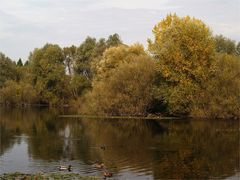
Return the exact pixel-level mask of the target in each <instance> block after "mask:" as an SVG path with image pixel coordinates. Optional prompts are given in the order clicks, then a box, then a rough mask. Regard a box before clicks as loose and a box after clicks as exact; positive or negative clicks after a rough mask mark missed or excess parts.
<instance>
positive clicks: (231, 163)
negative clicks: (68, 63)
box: [0, 109, 240, 180]
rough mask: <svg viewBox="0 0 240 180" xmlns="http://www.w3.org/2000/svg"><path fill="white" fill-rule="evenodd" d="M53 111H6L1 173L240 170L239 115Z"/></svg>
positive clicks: (189, 174) (222, 174)
mask: <svg viewBox="0 0 240 180" xmlns="http://www.w3.org/2000/svg"><path fill="white" fill-rule="evenodd" d="M60 114H71V112H69V111H67V110H55V109H52V110H50V109H25V110H19V109H0V135H1V136H0V138H1V139H0V140H1V141H0V174H2V173H8V172H16V171H17V172H24V173H35V172H46V173H50V172H57V171H58V168H57V167H58V166H59V165H69V164H71V165H72V167H73V169H72V172H73V173H79V174H81V175H86V176H99V177H102V173H103V170H101V169H98V168H96V167H94V164H95V163H96V162H103V163H104V165H105V166H106V169H107V170H108V171H110V172H112V173H113V177H112V178H113V179H140V180H141V179H196V178H199V179H208V178H221V179H222V178H229V179H234V178H237V177H238V176H239V174H240V173H239V172H240V168H239V153H240V147H239V121H236V120H218V121H216V120H197V119H192V120H187V119H179V120H176V119H175V120H170V119H169V120H143V119H97V118H95V119H91V118H59V115H60Z"/></svg>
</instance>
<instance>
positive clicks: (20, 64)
mask: <svg viewBox="0 0 240 180" xmlns="http://www.w3.org/2000/svg"><path fill="white" fill-rule="evenodd" d="M17 65H18V66H23V63H22V59H21V58H19V59H18V62H17Z"/></svg>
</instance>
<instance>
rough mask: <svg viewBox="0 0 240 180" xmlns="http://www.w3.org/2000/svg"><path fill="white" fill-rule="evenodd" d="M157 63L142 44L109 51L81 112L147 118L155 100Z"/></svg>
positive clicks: (105, 53) (99, 68)
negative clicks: (154, 89)
mask: <svg viewBox="0 0 240 180" xmlns="http://www.w3.org/2000/svg"><path fill="white" fill-rule="evenodd" d="M154 67H155V66H154V61H153V60H152V59H151V58H150V57H149V56H148V55H147V54H146V52H145V51H144V49H143V47H142V46H141V45H133V46H130V47H127V46H118V47H112V48H110V49H108V50H106V51H105V52H104V54H103V56H102V58H101V60H100V61H99V63H98V64H97V73H96V77H95V79H94V81H93V89H92V91H91V92H90V93H88V94H87V95H86V96H85V98H86V102H85V104H84V105H83V107H82V109H83V111H84V112H87V113H94V114H102V115H103V114H108V115H145V114H146V112H147V109H148V107H149V104H150V102H151V99H152V93H151V90H152V84H153V79H154Z"/></svg>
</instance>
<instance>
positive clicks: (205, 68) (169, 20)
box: [149, 14, 215, 114]
mask: <svg viewBox="0 0 240 180" xmlns="http://www.w3.org/2000/svg"><path fill="white" fill-rule="evenodd" d="M153 35H154V39H153V40H149V51H150V52H151V54H152V56H153V57H154V58H155V59H156V61H157V71H158V74H159V76H160V77H159V79H161V81H159V82H160V83H159V85H158V86H159V90H158V91H157V92H158V93H160V94H157V95H156V96H159V97H161V98H162V99H164V101H165V103H167V105H168V107H169V112H170V113H173V114H183V113H189V111H190V108H191V103H193V102H192V99H193V96H194V93H195V91H196V90H197V89H198V88H199V87H200V86H201V83H202V82H204V81H205V80H206V79H207V78H208V76H209V73H210V69H211V66H212V64H213V63H214V52H215V49H214V40H213V38H212V33H211V31H210V30H209V28H208V27H207V26H206V25H205V24H204V23H203V22H202V21H201V20H198V19H196V18H191V17H189V16H186V17H178V16H177V15H176V14H174V15H168V16H167V17H166V18H165V19H163V20H162V21H161V22H159V23H158V24H157V25H156V26H155V27H154V29H153Z"/></svg>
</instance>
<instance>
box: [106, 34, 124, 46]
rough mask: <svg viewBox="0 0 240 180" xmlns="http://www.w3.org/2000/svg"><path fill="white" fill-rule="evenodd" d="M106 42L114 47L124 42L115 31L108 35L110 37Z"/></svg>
mask: <svg viewBox="0 0 240 180" xmlns="http://www.w3.org/2000/svg"><path fill="white" fill-rule="evenodd" d="M106 44H107V46H108V47H114V46H118V45H121V44H123V43H122V40H121V38H120V36H119V35H118V34H117V33H115V34H113V35H110V36H108V39H107V41H106Z"/></svg>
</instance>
